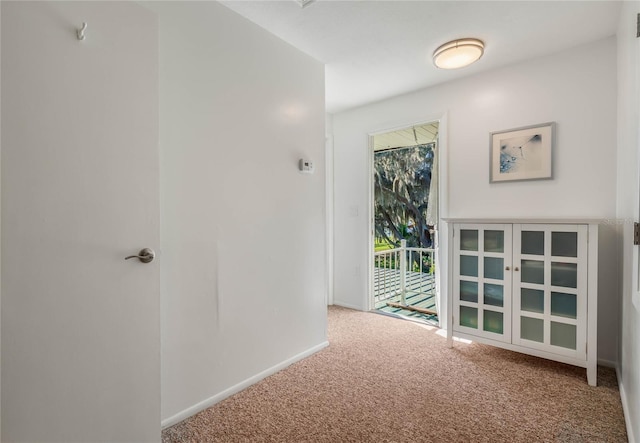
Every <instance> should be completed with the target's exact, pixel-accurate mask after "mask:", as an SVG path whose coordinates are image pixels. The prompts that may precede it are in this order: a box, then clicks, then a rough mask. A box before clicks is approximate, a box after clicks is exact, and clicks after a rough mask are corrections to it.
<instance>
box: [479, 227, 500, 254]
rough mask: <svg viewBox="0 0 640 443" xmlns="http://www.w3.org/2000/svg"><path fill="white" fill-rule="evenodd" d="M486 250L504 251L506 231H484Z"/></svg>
mask: <svg viewBox="0 0 640 443" xmlns="http://www.w3.org/2000/svg"><path fill="white" fill-rule="evenodd" d="M484 251H485V252H504V232H503V231H484Z"/></svg>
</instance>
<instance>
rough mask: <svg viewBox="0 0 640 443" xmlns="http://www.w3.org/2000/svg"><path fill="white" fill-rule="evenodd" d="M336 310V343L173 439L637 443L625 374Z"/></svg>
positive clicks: (170, 434) (169, 432) (332, 331)
mask: <svg viewBox="0 0 640 443" xmlns="http://www.w3.org/2000/svg"><path fill="white" fill-rule="evenodd" d="M436 331H437V329H435V328H429V327H425V326H422V325H418V324H416V323H413V322H409V321H403V320H397V319H394V318H390V317H386V316H383V315H378V314H372V313H363V312H358V311H353V310H349V309H344V308H338V307H331V308H330V309H329V341H330V346H329V347H328V348H326V349H324V350H322V351H320V352H319V353H317V354H315V355H313V356H311V357H309V358H307V359H305V360H303V361H300V362H298V363H296V364H294V365H291V366H290V367H288V368H287V369H285V370H283V371H281V372H279V373H277V374H275V375H272V376H270V377H268V378H266V379H265V380H263V381H261V382H260V383H257V384H255V385H253V386H251V387H250V388H248V389H246V390H244V391H243V392H240V393H239V394H237V395H235V396H233V397H230V398H228V399H226V400H224V401H222V402H220V403H218V404H217V405H215V406H213V407H212V408H209V409H207V410H206V411H203V412H201V413H199V414H197V415H195V416H193V417H191V418H190V419H188V420H185V421H184V422H182V423H179V424H177V425H175V426H173V427H171V428H168V429H166V430H165V431H164V432H163V434H162V440H163V442H165V443H168V442H456V443H457V442H538V441H543V442H570V443H578V442H585V443H586V442H588V443H592V442H626V441H627V437H626V432H625V423H624V417H623V413H622V407H621V404H620V396H619V392H618V388H617V382H616V376H615V372H614V371H613V370H612V369H608V368H599V370H598V384H599V385H598V387H595V388H593V387H590V386H588V385H587V381H586V372H585V370H584V369H581V368H576V367H572V366H568V365H564V364H560V363H555V362H551V361H547V360H543V359H538V358H535V357H528V356H525V355H522V354H518V353H514V352H510V351H504V350H501V349H497V348H493V347H490V346H484V345H479V344H463V343H458V342H456V344H455V345H454V348H453V349H450V348H447V347H446V340H445V339H444V338H443V337H441V336H440V335H437V334H436Z"/></svg>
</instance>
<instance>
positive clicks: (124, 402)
mask: <svg viewBox="0 0 640 443" xmlns="http://www.w3.org/2000/svg"><path fill="white" fill-rule="evenodd" d="M82 22H86V23H87V29H86V31H85V40H83V41H80V40H78V38H77V36H76V28H79V27H80V26H81V25H82ZM157 122H158V41H157V20H156V17H155V15H154V14H153V13H152V12H150V11H148V10H146V9H144V8H142V7H141V6H139V5H137V4H135V3H133V2H2V174H1V177H2V266H3V268H2V322H1V325H2V441H16V442H17V441H39V442H46V441H66V442H71V441H82V442H90V441H110V442H118V441H129V442H131V441H136V442H144V441H159V440H160V313H159V266H158V260H159V258H156V260H154V261H153V262H151V263H148V264H143V263H141V262H140V261H138V260H137V259H134V260H128V261H125V260H124V258H125V256H127V255H131V254H135V253H137V252H138V251H139V250H140V249H141V248H144V247H149V248H154V249H156V248H158V247H159V226H158V224H159V196H158V193H159V191H158V189H159V187H158V169H159V168H158V146H157V145H158V140H157V134H158V127H157Z"/></svg>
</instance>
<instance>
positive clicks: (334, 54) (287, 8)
mask: <svg viewBox="0 0 640 443" xmlns="http://www.w3.org/2000/svg"><path fill="white" fill-rule="evenodd" d="M221 3H222V4H224V5H226V6H227V7H229V8H231V9H232V10H234V11H236V12H237V13H239V14H241V15H243V16H245V17H246V18H248V19H249V20H251V21H252V22H254V23H256V24H258V25H259V26H261V27H263V28H265V29H267V30H268V31H270V32H272V33H273V34H275V35H277V36H278V37H280V38H282V39H283V40H285V41H287V42H289V43H290V44H291V45H293V46H295V47H297V48H298V49H300V50H302V51H303V52H305V53H307V54H309V55H311V56H312V57H314V58H316V59H318V60H320V61H322V62H324V63H325V64H326V105H327V112H329V113H335V112H339V111H342V110H345V109H349V108H353V107H356V106H360V105H363V104H366V103H370V102H374V101H377V100H382V99H385V98H388V97H392V96H395V95H398V94H402V93H406V92H410V91H414V90H416V89H421V88H424V87H428V86H432V85H435V84H438V83H442V82H446V81H449V80H453V79H456V78H460V77H463V76H468V75H471V74H475V73H478V72H482V71H486V70H489V69H492V68H496V67H498V66H504V65H507V64H511V63H515V62H518V61H521V60H524V59H528V58H533V57H538V56H542V55H545V54H551V53H554V52H559V51H562V50H564V49H568V48H570V47H573V46H578V45H581V44H584V43H587V42H591V41H596V40H599V39H602V38H605V37H607V36H611V35H613V34H615V31H616V24H617V21H618V15H619V11H620V2H618V1H614V0H609V1H493V2H488V1H420V0H417V1H416V0H414V1H376V0H359V1H335V0H316V1H315V2H313V3H310V4H309V5H308V6H306V7H305V8H301V7H300V5H299V4H298V3H297V2H296V1H295V0H280V1H276V0H262V1H244V0H236V1H229V0H227V1H222V2H221ZM460 37H474V38H479V39H481V40H483V41H484V42H485V45H486V47H485V54H484V57H483V58H482V59H481V60H480V61H479V62H477V63H476V64H474V65H471V66H469V67H467V68H463V69H460V70H457V71H445V70H440V69H438V68H436V67H435V66H434V65H433V63H432V61H431V54H432V53H433V51H434V50H435V49H436V48H437V47H438V46H440V45H441V44H442V43H445V42H447V41H449V40H453V39H455V38H460Z"/></svg>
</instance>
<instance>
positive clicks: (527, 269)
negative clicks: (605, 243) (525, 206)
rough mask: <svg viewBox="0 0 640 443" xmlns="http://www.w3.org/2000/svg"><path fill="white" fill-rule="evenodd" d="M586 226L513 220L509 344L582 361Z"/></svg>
mask: <svg viewBox="0 0 640 443" xmlns="http://www.w3.org/2000/svg"><path fill="white" fill-rule="evenodd" d="M587 232H588V226H587V225H559V224H558V225H553V224H550V225H543V224H530V225H528V224H524V225H514V228H513V251H514V252H513V266H514V278H513V344H516V345H519V346H526V347H528V348H533V349H540V350H543V351H548V352H553V353H554V354H560V355H565V356H567V357H572V358H577V359H580V360H586V358H587V349H586V342H587V294H588V291H587V279H588V274H587V268H588V266H587V265H588V251H587Z"/></svg>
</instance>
